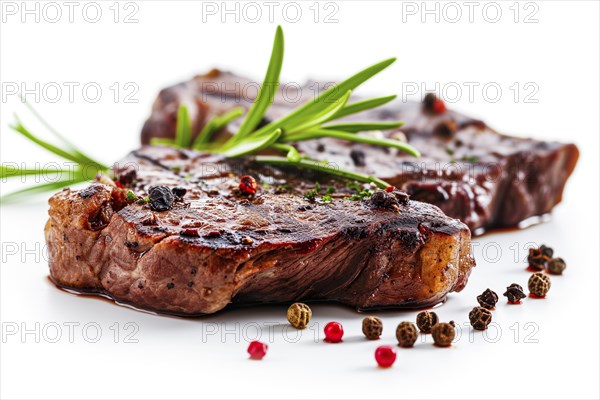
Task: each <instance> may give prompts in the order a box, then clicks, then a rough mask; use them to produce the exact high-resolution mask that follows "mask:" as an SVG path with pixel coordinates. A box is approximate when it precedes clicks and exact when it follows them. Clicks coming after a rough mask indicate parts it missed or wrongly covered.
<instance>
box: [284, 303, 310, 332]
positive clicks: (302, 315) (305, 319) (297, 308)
mask: <svg viewBox="0 0 600 400" xmlns="http://www.w3.org/2000/svg"><path fill="white" fill-rule="evenodd" d="M311 317H312V310H311V309H310V307H309V306H307V305H306V304H303V303H294V304H292V305H291V306H290V308H288V311H287V319H288V321H289V322H290V324H292V326H293V327H294V328H296V329H304V328H306V327H307V325H308V323H309V322H310V318H311Z"/></svg>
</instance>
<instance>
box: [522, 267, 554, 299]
mask: <svg viewBox="0 0 600 400" xmlns="http://www.w3.org/2000/svg"><path fill="white" fill-rule="evenodd" d="M527 286H528V287H529V291H530V292H531V294H532V295H534V296H535V297H546V294H547V293H548V291H549V290H550V277H549V276H548V275H546V274H544V273H543V272H536V273H535V274H533V275H531V277H530V278H529V282H528V284H527Z"/></svg>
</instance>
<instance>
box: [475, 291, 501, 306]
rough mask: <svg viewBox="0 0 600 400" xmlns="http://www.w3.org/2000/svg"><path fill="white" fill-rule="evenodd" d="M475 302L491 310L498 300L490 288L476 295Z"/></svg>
mask: <svg viewBox="0 0 600 400" xmlns="http://www.w3.org/2000/svg"><path fill="white" fill-rule="evenodd" d="M477 302H478V303H479V305H481V307H485V308H487V309H488V310H493V309H494V307H496V303H497V302H498V295H497V294H496V292H494V291H493V290H491V289H486V290H485V292H483V293H482V294H480V295H479V296H477Z"/></svg>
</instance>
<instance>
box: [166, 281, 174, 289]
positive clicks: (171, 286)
mask: <svg viewBox="0 0 600 400" xmlns="http://www.w3.org/2000/svg"><path fill="white" fill-rule="evenodd" d="M174 287H175V284H174V283H173V282H169V283H167V289H173V288H174Z"/></svg>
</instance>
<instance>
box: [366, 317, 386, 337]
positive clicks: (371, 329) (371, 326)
mask: <svg viewBox="0 0 600 400" xmlns="http://www.w3.org/2000/svg"><path fill="white" fill-rule="evenodd" d="M362 331H363V333H364V335H365V336H366V337H367V339H369V340H377V339H379V337H380V336H381V333H382V332H383V322H382V321H381V319H379V318H377V317H367V318H365V319H363V321H362Z"/></svg>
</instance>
